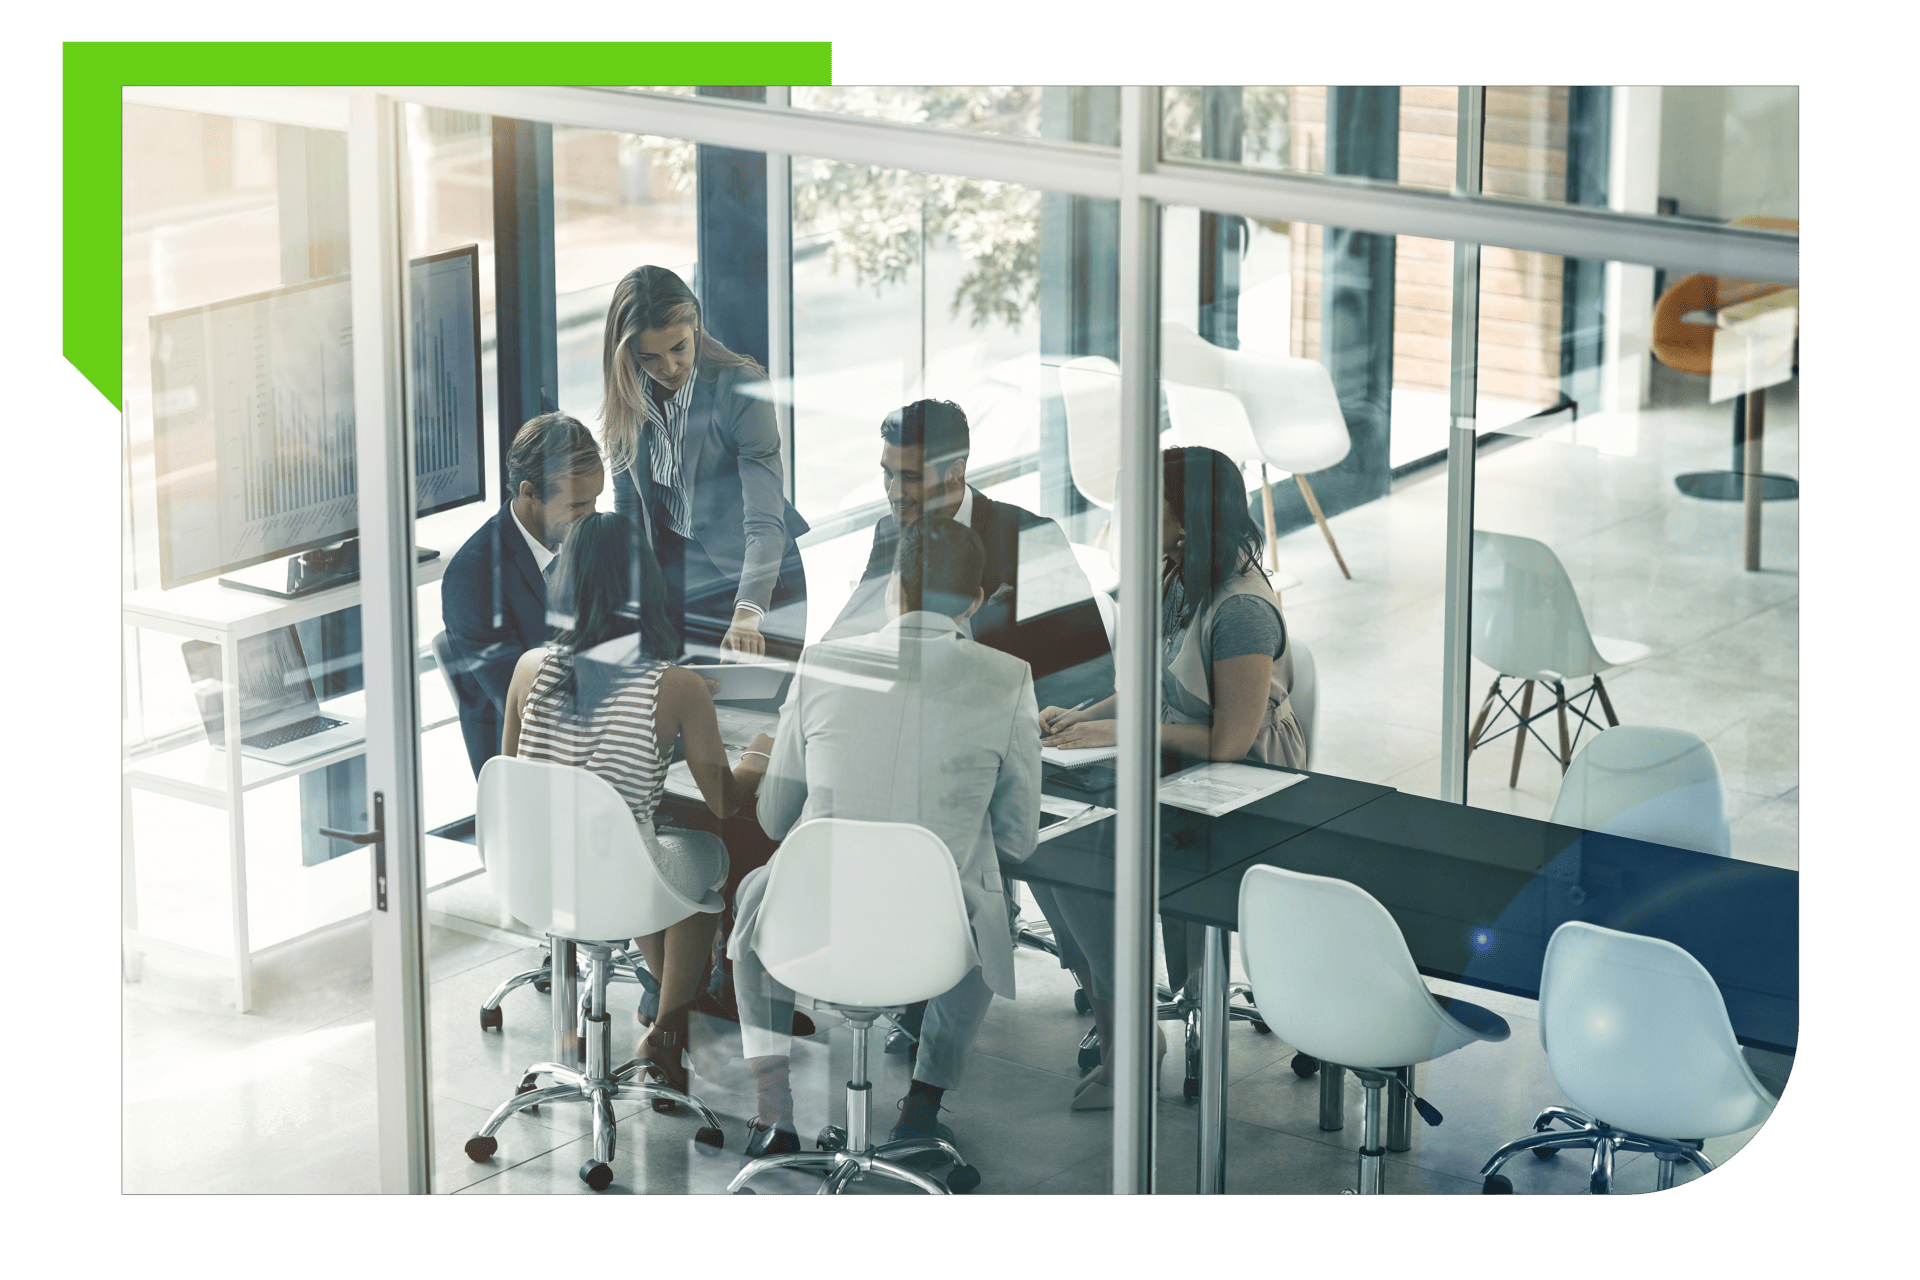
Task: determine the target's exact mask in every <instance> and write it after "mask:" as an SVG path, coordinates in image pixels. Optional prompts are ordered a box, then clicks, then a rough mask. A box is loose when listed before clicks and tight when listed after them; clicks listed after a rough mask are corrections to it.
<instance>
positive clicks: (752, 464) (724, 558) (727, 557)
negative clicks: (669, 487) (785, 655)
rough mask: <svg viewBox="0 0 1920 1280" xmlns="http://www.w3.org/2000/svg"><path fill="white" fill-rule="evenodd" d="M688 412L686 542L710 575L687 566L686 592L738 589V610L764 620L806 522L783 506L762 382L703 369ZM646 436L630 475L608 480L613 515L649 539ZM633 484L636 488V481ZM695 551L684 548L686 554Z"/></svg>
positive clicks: (741, 372) (736, 372)
mask: <svg viewBox="0 0 1920 1280" xmlns="http://www.w3.org/2000/svg"><path fill="white" fill-rule="evenodd" d="M694 376H695V378H696V382H695V384H694V388H693V400H692V403H690V404H689V405H688V406H687V434H686V439H685V441H684V442H683V445H682V448H681V467H682V474H683V475H684V477H685V480H686V485H687V509H688V511H689V513H690V515H691V524H692V527H693V536H692V538H691V539H690V541H691V542H692V543H693V544H694V545H695V546H697V547H698V549H699V551H700V552H701V553H703V554H704V555H705V557H706V559H707V561H708V562H709V564H710V566H711V572H707V571H706V570H705V567H703V566H698V565H689V566H688V575H687V576H688V583H689V587H690V589H691V587H692V584H694V583H697V582H700V581H702V580H718V581H724V582H732V583H738V584H739V590H738V593H737V594H736V595H735V597H734V598H735V599H736V600H749V601H752V602H753V603H754V604H757V605H759V606H760V608H761V610H762V611H764V610H766V609H767V608H768V607H769V606H770V604H771V602H772V599H773V587H774V583H775V582H777V581H778V580H779V578H780V561H781V559H782V557H783V556H785V554H786V552H787V549H788V545H789V544H790V543H791V542H792V540H793V539H794V538H797V537H798V536H799V535H801V534H803V533H805V532H806V531H807V522H806V521H804V520H802V519H801V518H800V513H799V512H797V511H795V510H794V509H793V507H792V505H791V504H789V503H788V502H787V493H786V478H785V472H784V471H783V469H782V466H781V461H780V431H779V428H778V427H777V426H776V425H775V423H774V417H773V401H772V400H771V399H770V398H769V391H768V383H767V380H766V379H765V378H764V377H762V376H761V375H759V374H757V373H755V372H753V371H752V370H750V369H741V368H721V369H715V368H711V367H702V368H700V369H698V370H696V372H695V375H694ZM652 441H653V431H652V429H651V428H643V429H642V430H641V432H640V447H639V449H638V451H637V452H636V454H635V456H634V460H633V465H632V466H630V467H628V468H627V469H626V470H624V471H622V472H620V474H619V475H617V476H615V477H614V484H613V506H614V510H615V511H618V512H619V513H620V514H621V515H623V516H626V517H627V518H628V519H629V520H632V521H634V522H635V523H636V524H638V525H639V526H640V527H641V528H643V529H651V528H652V527H653V526H652V525H651V524H650V523H648V519H647V518H648V516H650V515H651V514H652V513H651V512H650V511H649V510H648V508H649V506H650V505H651V500H652V492H651V488H650V481H651V478H652V475H653V450H652V447H651V446H652ZM636 476H638V477H640V483H638V484H636V483H635V477H636ZM693 549H694V547H692V546H690V547H689V548H688V551H689V552H692V551H693Z"/></svg>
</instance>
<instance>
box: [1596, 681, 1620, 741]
mask: <svg viewBox="0 0 1920 1280" xmlns="http://www.w3.org/2000/svg"><path fill="white" fill-rule="evenodd" d="M1593 687H1594V690H1595V692H1597V693H1599V695H1600V709H1601V710H1602V711H1604V712H1606V713H1607V727H1608V728H1610V729H1611V728H1613V727H1615V726H1617V725H1618V724H1619V723H1620V717H1618V716H1616V715H1614V714H1613V699H1612V698H1609V697H1608V696H1607V686H1606V685H1605V684H1604V683H1603V682H1602V681H1601V679H1600V677H1599V676H1595V677H1594V678H1593Z"/></svg>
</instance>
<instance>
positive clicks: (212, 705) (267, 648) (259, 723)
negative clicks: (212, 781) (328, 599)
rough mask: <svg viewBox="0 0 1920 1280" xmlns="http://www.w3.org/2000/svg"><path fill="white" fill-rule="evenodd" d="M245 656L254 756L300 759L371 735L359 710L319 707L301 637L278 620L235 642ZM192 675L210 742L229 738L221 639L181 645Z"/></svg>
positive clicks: (243, 690)
mask: <svg viewBox="0 0 1920 1280" xmlns="http://www.w3.org/2000/svg"><path fill="white" fill-rule="evenodd" d="M238 651H239V655H240V680H239V685H240V750H241V752H242V754H244V755H246V756H247V757H248V758H249V759H252V760H262V761H265V762H266V763H268V764H283V765H284V764H298V763H300V762H301V761H302V760H311V759H312V758H313V757H315V756H319V755H325V754H326V753H327V752H329V751H337V750H339V749H340V748H342V747H349V746H355V745H358V744H359V743H361V742H364V741H365V740H366V736H367V729H366V724H365V723H364V722H363V721H361V720H360V719H359V718H358V717H356V716H329V715H323V714H322V713H321V711H320V699H319V698H318V697H316V696H315V695H314V691H313V681H312V680H311V679H310V678H309V677H308V675H307V660H306V656H305V655H304V654H303V653H301V651H300V636H299V633H298V632H296V631H295V630H294V629H293V628H292V627H281V628H280V629H279V630H277V631H269V632H266V633H265V634H262V635H257V636H249V637H247V638H246V639H244V640H242V641H241V642H240V644H239V646H238ZM180 652H181V654H182V655H183V656H184V657H185V658H186V660H187V675H188V677H189V678H190V679H191V680H192V681H193V696H194V701H195V702H197V703H198V704H199V707H200V718H201V719H202V720H204V721H205V722H206V726H207V741H208V742H210V743H212V744H213V745H214V746H216V747H224V746H225V745H226V716H225V708H224V707H222V705H221V696H220V695H221V686H220V646H219V645H217V644H213V643H211V642H209V641H206V640H189V641H187V642H186V643H185V644H183V645H181V646H180Z"/></svg>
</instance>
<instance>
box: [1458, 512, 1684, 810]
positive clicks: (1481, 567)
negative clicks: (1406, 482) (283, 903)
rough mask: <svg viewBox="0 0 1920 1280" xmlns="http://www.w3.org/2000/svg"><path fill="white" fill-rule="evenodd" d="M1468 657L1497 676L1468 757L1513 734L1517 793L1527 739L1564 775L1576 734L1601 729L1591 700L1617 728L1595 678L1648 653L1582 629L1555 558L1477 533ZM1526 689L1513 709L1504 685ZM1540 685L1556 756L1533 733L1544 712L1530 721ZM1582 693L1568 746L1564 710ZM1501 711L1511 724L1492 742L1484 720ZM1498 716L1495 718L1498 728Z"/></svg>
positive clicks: (1546, 550) (1540, 546)
mask: <svg viewBox="0 0 1920 1280" xmlns="http://www.w3.org/2000/svg"><path fill="white" fill-rule="evenodd" d="M1472 650H1473V656H1474V657H1475V658H1477V659H1479V660H1480V661H1481V662H1482V663H1484V664H1486V665H1487V666H1489V667H1492V668H1493V669H1494V671H1495V673H1496V674H1495V676H1494V678H1493V684H1492V685H1491V686H1489V687H1488V689H1487V696H1486V699H1485V701H1483V702H1482V703H1481V704H1480V714H1479V715H1478V716H1477V717H1475V719H1474V722H1473V732H1472V733H1471V734H1469V735H1468V737H1467V754H1468V755H1472V754H1473V751H1474V748H1476V747H1478V746H1480V745H1481V744H1482V743H1484V742H1491V741H1492V740H1493V739H1494V738H1497V737H1499V736H1501V734H1503V733H1507V732H1512V733H1513V734H1514V740H1513V769H1512V772H1511V773H1510V774H1509V775H1508V779H1507V785H1508V786H1510V787H1517V786H1519V785H1520V754H1521V752H1522V751H1523V750H1524V749H1525V747H1526V745H1527V735H1528V734H1532V735H1533V737H1534V738H1535V739H1537V740H1538V741H1539V743H1540V745H1541V746H1543V747H1546V748H1547V750H1549V751H1552V752H1553V755H1554V758H1555V759H1556V760H1558V761H1559V762H1560V772H1561V773H1562V774H1564V773H1566V771H1567V767H1568V766H1569V765H1570V764H1571V763H1572V762H1573V748H1574V747H1575V746H1576V745H1577V744H1578V743H1579V741H1580V731H1581V730H1582V729H1584V728H1585V727H1587V726H1588V725H1591V726H1592V727H1593V728H1595V729H1599V728H1600V724H1599V722H1598V721H1596V720H1595V719H1593V717H1592V716H1591V715H1589V714H1588V712H1589V711H1590V710H1591V709H1592V707H1593V700H1594V698H1595V696H1598V697H1599V699H1600V707H1601V710H1603V711H1604V712H1605V713H1606V717H1607V725H1608V726H1609V727H1611V726H1613V725H1617V724H1619V723H1620V721H1619V718H1618V717H1616V716H1615V715H1614V714H1613V700H1612V699H1610V698H1609V697H1607V686H1606V684H1605V683H1604V682H1603V681H1602V680H1601V679H1600V673H1601V672H1603V671H1611V670H1613V669H1614V668H1615V667H1623V666H1626V665H1627V664H1628V663H1632V662H1638V661H1640V659H1642V658H1644V657H1646V656H1647V654H1649V653H1651V652H1652V650H1650V649H1648V648H1647V646H1646V645H1643V644H1636V643H1635V642H1633V641H1631V640H1609V639H1606V638H1605V637H1602V636H1596V635H1594V634H1593V633H1592V632H1591V631H1589V630H1588V629H1587V615H1586V614H1585V613H1583V612H1582V611H1581V609H1580V597H1579V596H1577V595H1575V594H1574V591H1573V580H1572V579H1570V578H1569V577H1567V571H1566V568H1565V567H1564V566H1563V565H1561V563H1560V557H1558V556H1556V555H1554V554H1553V549H1552V548H1551V547H1549V546H1547V544H1546V543H1544V542H1538V541H1536V540H1534V539H1532V538H1521V537H1516V536H1514V535H1512V534H1507V533H1488V532H1485V531H1482V530H1476V531H1475V532H1474V535H1473V641H1472ZM1508 680H1520V681H1523V682H1524V683H1523V686H1522V688H1521V692H1520V706H1519V707H1518V708H1515V707H1514V705H1513V699H1512V698H1510V697H1508V696H1507V693H1506V687H1505V682H1506V681H1508ZM1574 680H1586V681H1589V682H1590V683H1589V684H1588V686H1587V687H1586V688H1585V689H1584V690H1581V691H1580V692H1577V693H1575V694H1573V695H1572V697H1569V696H1568V694H1567V689H1566V686H1567V682H1568V681H1574ZM1536 683H1540V684H1545V685H1548V686H1550V687H1551V688H1552V689H1553V693H1554V702H1553V710H1554V714H1555V716H1556V717H1557V718H1558V720H1559V726H1560V748H1559V750H1557V751H1555V750H1554V748H1553V747H1552V746H1551V745H1550V744H1548V742H1547V740H1546V739H1545V738H1542V737H1540V733H1539V731H1538V730H1536V729H1535V728H1534V727H1533V722H1534V721H1535V720H1538V719H1540V718H1541V717H1542V716H1544V715H1546V714H1547V712H1546V711H1545V710H1544V709H1543V710H1542V711H1541V712H1540V713H1539V714H1538V715H1535V714H1534V713H1533V686H1534V685H1535V684H1536ZM1581 693H1584V694H1585V695H1586V702H1585V703H1583V704H1581V705H1579V706H1576V707H1574V708H1573V711H1574V714H1575V715H1576V716H1578V717H1579V718H1580V725H1579V726H1578V727H1576V729H1575V730H1574V734H1573V737H1572V738H1569V737H1568V736H1567V708H1568V706H1569V704H1571V703H1572V701H1573V698H1578V697H1579V696H1580V695H1581ZM1496 699H1498V701H1499V702H1500V704H1501V708H1502V710H1503V711H1511V712H1513V714H1514V716H1515V722H1514V724H1512V725H1511V726H1509V727H1508V728H1507V729H1502V730H1501V731H1500V733H1493V734H1489V733H1487V732H1486V729H1487V728H1488V714H1489V713H1490V712H1492V711H1493V704H1494V702H1495V700H1496ZM1498 720H1499V716H1498V715H1497V714H1496V715H1495V716H1494V721H1495V722H1496V723H1497V722H1498Z"/></svg>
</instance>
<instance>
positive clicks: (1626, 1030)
mask: <svg viewBox="0 0 1920 1280" xmlns="http://www.w3.org/2000/svg"><path fill="white" fill-rule="evenodd" d="M1540 1043H1541V1045H1542V1046H1543V1047H1544V1048H1545V1049H1546V1051H1547V1066H1548V1067H1549V1068H1551V1069H1552V1071H1553V1079H1554V1083H1556V1084H1558V1085H1559V1086H1560V1090H1561V1092H1563V1093H1565V1094H1566V1095H1567V1097H1568V1098H1569V1099H1571V1100H1572V1102H1573V1105H1574V1106H1575V1107H1577V1108H1579V1110H1577V1111H1576V1110H1571V1109H1569V1108H1567V1107H1558V1106H1555V1107H1548V1108H1546V1109H1545V1110H1544V1111H1542V1112H1541V1113H1540V1114H1539V1115H1538V1116H1537V1117H1535V1119H1534V1122H1533V1127H1534V1130H1535V1131H1534V1133H1533V1134H1531V1135H1529V1136H1528V1137H1525V1138H1521V1139H1518V1140H1517V1141H1514V1142H1509V1143H1508V1144H1507V1145H1506V1146H1504V1147H1501V1148H1500V1149H1499V1150H1498V1151H1496V1152H1494V1153H1493V1155H1492V1157H1491V1158H1489V1159H1488V1161H1487V1163H1486V1164H1485V1165H1484V1166H1482V1168H1481V1170H1480V1173H1481V1176H1482V1177H1483V1178H1485V1179H1486V1181H1485V1183H1484V1184H1483V1185H1482V1188H1481V1190H1482V1191H1483V1192H1484V1193H1485V1194H1488V1195H1508V1194H1511V1193H1512V1191H1513V1183H1512V1182H1511V1181H1510V1180H1509V1179H1508V1178H1507V1177H1506V1176H1505V1175H1503V1174H1502V1173H1501V1172H1500V1167H1501V1166H1502V1165H1504V1164H1505V1163H1506V1162H1507V1161H1508V1160H1510V1159H1512V1158H1513V1157H1514V1156H1516V1155H1518V1154H1519V1153H1520V1152H1522V1151H1532V1152H1533V1153H1534V1154H1535V1155H1536V1156H1542V1157H1546V1156H1551V1155H1553V1154H1555V1153H1556V1152H1559V1151H1564V1150H1566V1149H1567V1148H1569V1147H1591V1148H1593V1167H1592V1170H1591V1172H1589V1174H1588V1175H1587V1187H1588V1190H1589V1191H1591V1192H1593V1194H1595V1195H1606V1194H1607V1193H1608V1192H1610V1191H1611V1190H1612V1183H1613V1158H1614V1156H1615V1154H1617V1153H1626V1152H1640V1151H1650V1152H1652V1153H1653V1155H1654V1156H1655V1157H1656V1158H1657V1159H1658V1160H1659V1161H1660V1167H1659V1171H1658V1173H1657V1174H1656V1175H1655V1177H1656V1181H1655V1184H1654V1185H1655V1189H1656V1190H1659V1191H1665V1190H1666V1189H1667V1188H1669V1187H1671V1186H1672V1185H1673V1178H1674V1172H1675V1167H1676V1165H1677V1164H1678V1162H1679V1161H1681V1160H1686V1161H1689V1162H1691V1163H1692V1164H1694V1165H1695V1166H1697V1167H1698V1168H1699V1169H1700V1171H1701V1172H1702V1173H1710V1172H1712V1171H1713V1162H1712V1161H1711V1160H1709V1159H1707V1157H1706V1155H1705V1153H1703V1152H1702V1151H1701V1150H1700V1144H1701V1143H1702V1142H1703V1141H1705V1140H1706V1139H1708V1138H1719V1137H1724V1136H1725V1135H1727V1134H1730V1133H1739V1132H1740V1131H1742V1130H1743V1129H1751V1128H1753V1127H1754V1126H1755V1125H1757V1124H1760V1123H1762V1122H1763V1121H1765V1120H1766V1118H1767V1117H1768V1116H1769V1115H1770V1114H1772V1111H1773V1104H1774V1097H1773V1095H1772V1094H1771V1093H1769V1092H1768V1091H1767V1089H1766V1087H1765V1086H1764V1085H1762V1084H1761V1083H1760V1081H1759V1079H1758V1078H1757V1077H1755V1075H1754V1074H1753V1069H1752V1068H1751V1067H1749V1066H1748V1065H1747V1060H1746V1057H1745V1056H1744V1055H1743V1054H1742V1053H1741V1052H1740V1044H1739V1042H1738V1041H1737V1040H1735V1039H1734V1035H1733V1025H1732V1024H1731V1023H1730V1022H1728V1020H1727V1006H1726V1002H1725V1001H1724V1000H1722V999H1721V997H1720V988H1719V987H1717V986H1715V985H1714V981H1713V978H1712V976H1711V975H1710V974H1708V973H1707V971H1706V969H1704V968H1703V967H1702V966H1701V964H1700V962H1699V961H1698V960H1695V959H1694V958H1693V957H1692V956H1690V955H1688V954H1687V953H1686V952H1685V951H1684V950H1682V949H1681V948H1679V947H1676V946H1674V945H1673V944H1672V943H1671V942H1664V941H1662V940H1661V939H1659V938H1646V937H1641V936H1640V935H1639V934H1634V933H1621V932H1620V931H1618V930H1616V929H1605V928H1602V927H1601V926H1599V925H1597V924H1588V923H1586V922H1585V921H1582V920H1572V921H1568V922H1567V923H1566V924H1563V925H1561V926H1560V927H1559V928H1558V929H1555V930H1554V931H1553V937H1551V938H1549V939H1548V940H1547V958H1546V962H1545V964H1544V965H1543V966H1542V968H1541V971H1540ZM1582 1113H1585V1114H1582ZM1594 1116H1605V1117H1607V1118H1606V1120H1605V1121H1601V1120H1597V1119H1592V1118H1591V1117H1594ZM1556 1122H1558V1123H1560V1124H1564V1125H1567V1126H1568V1127H1569V1128H1570V1129H1571V1130H1572V1131H1571V1132H1567V1131H1564V1130H1562V1131H1556V1130H1555V1129H1554V1128H1553V1125H1554V1124H1555V1123H1556Z"/></svg>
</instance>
